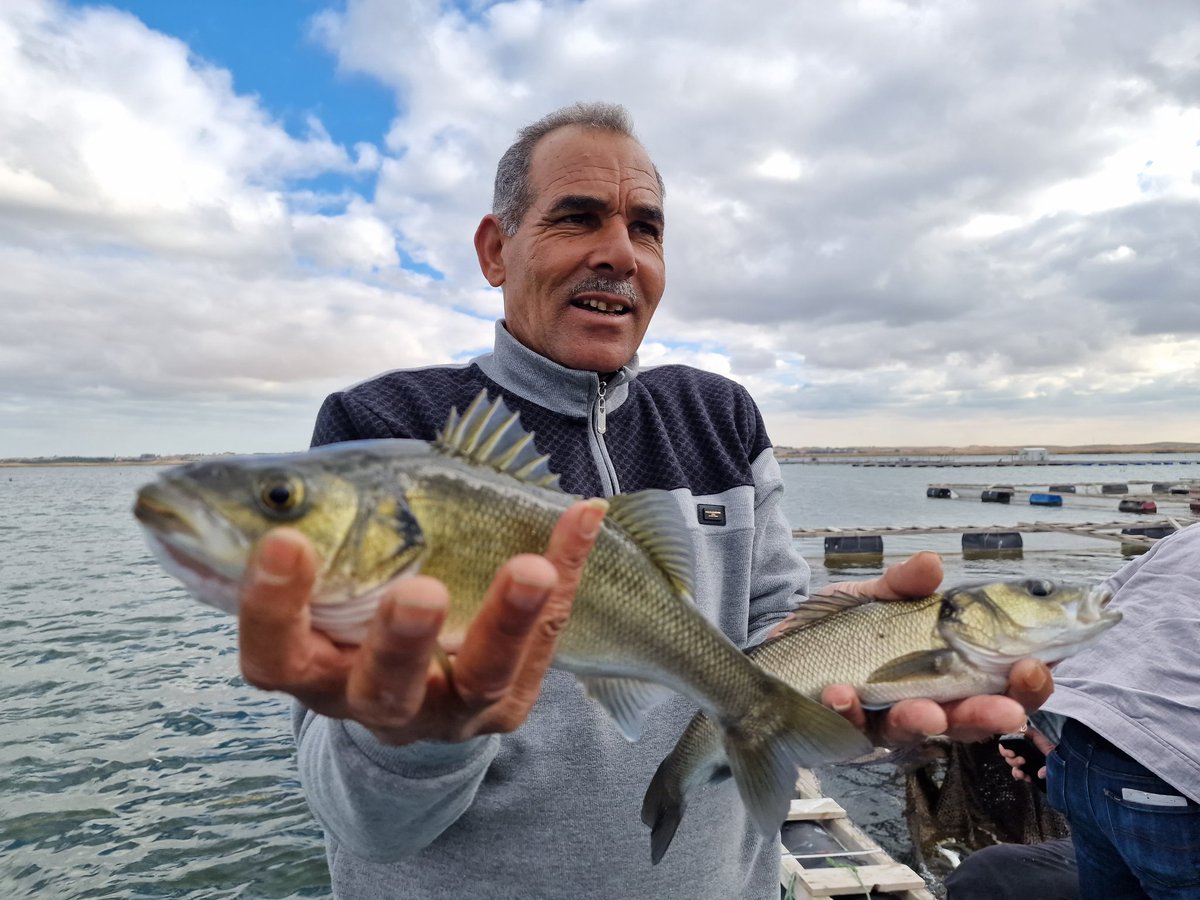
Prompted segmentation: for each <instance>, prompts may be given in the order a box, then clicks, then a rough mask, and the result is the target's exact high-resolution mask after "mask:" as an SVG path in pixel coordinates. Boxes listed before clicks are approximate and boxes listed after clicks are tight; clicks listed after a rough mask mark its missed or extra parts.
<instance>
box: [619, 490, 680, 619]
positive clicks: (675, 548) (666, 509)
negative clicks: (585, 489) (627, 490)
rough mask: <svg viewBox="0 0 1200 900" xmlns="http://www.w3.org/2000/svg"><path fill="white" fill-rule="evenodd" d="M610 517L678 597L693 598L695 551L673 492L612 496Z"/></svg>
mask: <svg viewBox="0 0 1200 900" xmlns="http://www.w3.org/2000/svg"><path fill="white" fill-rule="evenodd" d="M607 518H608V519H609V520H610V521H612V522H615V523H616V524H618V525H620V526H621V527H622V528H624V529H625V531H626V532H628V533H629V536H630V537H631V538H633V540H634V541H635V542H636V543H637V545H638V546H639V547H641V548H642V549H643V550H644V551H645V552H646V555H647V556H649V557H650V559H651V560H653V561H654V564H655V565H656V566H658V567H659V568H660V569H662V570H663V572H664V573H665V574H666V576H667V578H668V579H669V580H670V582H671V586H672V587H674V589H675V592H676V593H677V594H679V595H680V596H683V597H686V598H687V599H688V600H691V599H692V572H693V571H694V569H695V566H696V562H695V551H694V550H693V548H692V537H691V534H690V533H689V532H688V529H687V526H686V525H685V524H684V518H683V516H682V515H681V514H680V512H679V504H678V503H676V502H675V498H674V497H673V496H671V492H670V491H660V490H645V491H634V492H633V493H632V494H617V495H616V496H614V497H609V498H608V514H607Z"/></svg>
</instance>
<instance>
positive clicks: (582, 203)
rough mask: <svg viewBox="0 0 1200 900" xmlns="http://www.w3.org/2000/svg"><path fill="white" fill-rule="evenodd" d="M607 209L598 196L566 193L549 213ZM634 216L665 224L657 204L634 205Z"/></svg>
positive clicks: (606, 205)
mask: <svg viewBox="0 0 1200 900" xmlns="http://www.w3.org/2000/svg"><path fill="white" fill-rule="evenodd" d="M607 209H608V203H607V202H605V201H604V200H601V199H600V198H599V197H591V196H588V195H587V194H568V195H567V196H565V197H560V198H559V199H558V201H557V202H556V203H555V204H554V206H552V207H551V208H550V214H551V215H557V214H559V213H565V212H604V211H605V210H607ZM632 212H633V214H634V216H636V217H637V218H638V219H641V220H643V221H646V222H653V223H654V224H656V225H659V226H662V225H664V224H666V217H665V216H664V215H663V211H662V209H660V208H659V207H657V206H645V205H641V206H635V207H633V209H632Z"/></svg>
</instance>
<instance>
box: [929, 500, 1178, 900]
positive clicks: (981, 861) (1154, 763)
mask: <svg viewBox="0 0 1200 900" xmlns="http://www.w3.org/2000/svg"><path fill="white" fill-rule="evenodd" d="M1108 587H1109V588H1111V589H1112V590H1113V591H1114V592H1115V597H1114V598H1113V603H1114V604H1115V605H1116V606H1117V608H1118V609H1120V610H1121V612H1122V613H1123V615H1124V618H1123V619H1122V621H1121V624H1120V625H1119V626H1118V627H1116V628H1113V629H1111V630H1110V631H1109V632H1107V633H1106V634H1105V635H1104V636H1103V637H1102V638H1101V639H1100V640H1099V641H1098V642H1097V643H1096V644H1094V645H1093V646H1091V647H1089V648H1088V649H1086V650H1084V651H1082V652H1080V653H1079V654H1077V655H1076V656H1074V657H1072V658H1071V659H1068V660H1066V661H1064V662H1062V663H1060V664H1059V665H1058V667H1057V668H1056V669H1055V672H1054V678H1055V685H1056V687H1055V691H1054V693H1053V694H1052V695H1051V696H1050V699H1049V700H1047V701H1046V703H1045V705H1044V707H1043V713H1042V715H1043V716H1045V717H1046V719H1047V720H1048V721H1049V722H1050V723H1051V724H1057V725H1058V726H1060V727H1061V736H1060V737H1059V739H1058V741H1057V743H1054V742H1053V741H1052V740H1051V739H1050V738H1048V737H1047V736H1046V735H1044V734H1042V733H1041V732H1040V731H1038V730H1037V729H1035V728H1030V729H1029V731H1028V736H1029V737H1030V738H1031V739H1032V740H1033V741H1034V743H1035V744H1036V745H1037V746H1038V747H1039V749H1041V750H1042V751H1043V752H1044V753H1047V754H1048V756H1047V759H1046V765H1045V767H1043V768H1042V769H1041V770H1039V771H1038V772H1037V773H1036V776H1035V777H1040V778H1045V779H1046V791H1047V797H1048V799H1049V801H1050V804H1051V805H1052V806H1054V808H1056V809H1058V810H1059V811H1060V812H1062V813H1063V814H1064V815H1065V816H1066V817H1067V821H1068V822H1069V823H1070V826H1071V838H1070V842H1071V846H1070V847H1067V846H1066V845H1065V843H1064V842H1062V841H1047V842H1044V843H1042V844H1034V845H1030V846H1028V847H1025V846H1022V845H1015V844H1005V845H997V846H996V847H991V848H988V849H987V850H984V851H980V852H979V853H977V854H973V855H972V856H970V857H968V858H967V859H966V860H965V861H964V862H963V864H962V865H961V866H960V867H959V868H958V869H956V870H955V872H954V873H952V875H951V876H950V878H949V879H947V883H946V886H947V889H948V891H949V893H948V896H949V898H950V900H956V898H960V897H961V898H978V900H998V898H1007V897H1038V898H1055V897H1062V898H1064V900H1070V898H1073V897H1082V898H1084V900H1098V898H1121V900H1126V898H1128V900H1139V898H1153V900H1185V898H1187V900H1196V898H1200V523H1197V524H1195V525H1191V526H1189V527H1187V528H1184V529H1183V530H1181V531H1177V532H1176V533H1175V534H1173V535H1170V536H1169V537H1166V538H1163V539H1162V540H1160V541H1158V542H1157V543H1156V544H1155V545H1154V546H1153V547H1152V548H1151V549H1150V550H1149V551H1148V552H1147V553H1145V554H1143V555H1142V556H1140V557H1138V558H1137V559H1135V560H1133V561H1131V562H1130V563H1129V564H1128V565H1126V566H1125V567H1124V568H1122V569H1121V570H1120V571H1119V572H1117V574H1116V575H1114V576H1113V577H1112V578H1111V579H1109V582H1108ZM1056 719H1057V721H1055V720H1056ZM1047 730H1049V729H1047ZM1001 753H1002V754H1004V756H1005V757H1006V758H1007V759H1008V760H1009V763H1010V764H1011V765H1012V766H1013V775H1014V777H1017V778H1024V779H1029V778H1030V775H1029V774H1028V773H1025V772H1023V771H1022V769H1021V766H1022V765H1023V763H1024V759H1022V758H1021V757H1020V756H1018V755H1016V754H1014V753H1012V752H1011V751H1008V750H1005V749H1003V748H1001ZM1072 877H1074V878H1075V879H1076V881H1077V888H1076V892H1075V893H1071V892H1070V889H1071V887H1072V885H1071V884H1070V880H1071V878H1072Z"/></svg>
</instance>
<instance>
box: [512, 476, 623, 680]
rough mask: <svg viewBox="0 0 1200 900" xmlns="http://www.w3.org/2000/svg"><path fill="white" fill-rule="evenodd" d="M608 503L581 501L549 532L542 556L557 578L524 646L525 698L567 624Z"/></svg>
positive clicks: (543, 670)
mask: <svg viewBox="0 0 1200 900" xmlns="http://www.w3.org/2000/svg"><path fill="white" fill-rule="evenodd" d="M606 512H608V503H607V502H606V501H605V500H601V499H599V498H593V499H591V500H583V501H580V502H579V503H576V504H574V505H573V506H571V507H570V508H569V509H568V510H567V511H566V512H565V513H563V514H562V516H561V517H560V518H559V520H558V524H556V525H555V526H554V531H553V532H552V533H551V535H550V543H549V544H548V545H547V547H546V553H545V557H546V559H547V560H549V561H550V563H551V564H552V565H553V566H554V568H555V570H556V572H557V573H558V577H557V579H556V580H555V584H554V587H553V588H552V589H551V591H550V595H549V596H548V597H547V598H546V602H545V606H544V611H545V614H544V615H543V616H542V617H541V618H540V619H539V620H538V633H537V634H536V635H535V636H534V637H533V639H532V640H531V641H530V642H529V644H528V645H527V647H526V649H525V654H526V655H525V660H524V664H525V665H524V667H523V673H522V674H523V678H522V679H521V682H520V685H519V686H520V688H521V690H523V691H525V692H526V693H528V692H532V697H530V698H527V699H528V702H530V703H532V702H533V699H536V697H537V691H538V689H539V686H540V685H541V682H542V676H543V675H544V674H545V671H546V669H547V668H548V667H549V666H550V660H552V659H553V658H554V648H555V647H556V646H557V644H558V637H559V634H560V633H561V632H562V629H563V628H564V627H565V626H566V624H567V617H568V616H569V615H570V613H571V605H572V604H573V603H574V602H575V592H576V590H578V588H579V583H580V581H581V580H582V579H583V570H584V567H585V566H586V565H587V560H588V554H589V553H591V550H592V547H593V545H594V544H595V543H596V538H597V537H598V536H599V535H600V526H601V524H602V523H603V521H604V514H605V513H606Z"/></svg>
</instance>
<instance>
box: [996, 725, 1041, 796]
mask: <svg viewBox="0 0 1200 900" xmlns="http://www.w3.org/2000/svg"><path fill="white" fill-rule="evenodd" d="M1000 746H1001V747H1004V748H1005V749H1006V750H1011V751H1012V752H1013V753H1014V754H1016V755H1017V756H1019V757H1021V759H1023V760H1024V762H1023V763H1022V764H1021V765H1020V766H1013V768H1014V769H1017V770H1019V771H1020V772H1022V773H1023V774H1025V775H1027V776H1028V777H1029V780H1030V781H1032V782H1033V783H1034V784H1036V785H1037V786H1038V788H1040V789H1041V790H1042V791H1045V790H1046V779H1045V778H1039V777H1038V772H1040V771H1041V769H1042V766H1044V765H1046V754H1045V753H1043V752H1042V751H1041V750H1039V749H1038V748H1037V745H1036V744H1034V742H1033V741H1032V740H1030V739H1029V738H1028V737H1027V736H1026V735H1024V734H1021V733H1019V732H1015V731H1014V732H1012V733H1011V734H1002V735H1000ZM1009 762H1010V763H1011V762H1012V761H1011V760H1009Z"/></svg>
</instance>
